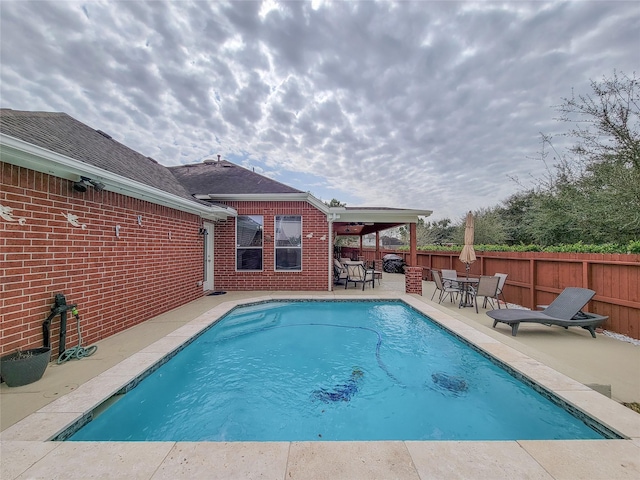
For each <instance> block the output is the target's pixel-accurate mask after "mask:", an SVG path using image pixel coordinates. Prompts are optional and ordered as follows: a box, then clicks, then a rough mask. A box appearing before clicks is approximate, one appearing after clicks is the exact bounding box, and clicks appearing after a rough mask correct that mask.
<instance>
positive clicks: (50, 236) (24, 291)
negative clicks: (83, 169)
mask: <svg viewBox="0 0 640 480" xmlns="http://www.w3.org/2000/svg"><path fill="white" fill-rule="evenodd" d="M72 185H73V183H72V182H70V181H67V180H64V179H60V178H57V177H53V176H50V175H46V174H42V173H38V172H34V171H32V170H28V169H24V168H20V167H16V166H14V165H10V164H7V163H0V204H2V205H3V206H5V207H11V208H13V212H12V213H13V217H14V218H16V219H18V218H24V219H26V223H24V224H23V225H20V224H19V223H18V222H9V221H6V220H3V219H0V279H1V282H2V283H1V287H0V296H1V298H0V354H4V353H7V352H12V351H15V350H16V348H18V347H20V348H30V347H38V346H42V343H43V334H42V323H43V322H44V320H45V319H46V318H47V316H48V315H49V313H50V311H51V306H52V305H53V299H54V295H55V294H56V293H64V295H65V296H66V299H67V303H77V304H78V309H79V311H80V317H81V324H82V340H83V341H82V344H83V345H84V346H87V345H90V344H91V343H93V342H96V341H97V340H100V339H102V338H105V337H108V336H110V335H113V334H114V333H117V332H119V331H122V330H124V329H126V328H129V327H131V326H133V325H135V324H138V323H141V322H144V321H145V320H147V319H149V318H151V317H153V316H155V315H158V314H161V313H164V312H166V311H168V310H171V309H173V308H175V307H177V306H179V305H182V304H185V303H187V302H190V301H192V300H194V299H196V298H198V297H200V296H202V287H201V286H198V285H197V283H198V282H199V281H201V280H202V262H203V260H202V251H203V250H202V248H203V246H202V242H203V238H202V236H200V235H199V234H198V228H199V227H200V226H201V221H200V218H199V217H198V216H197V215H192V214H188V213H184V212H180V211H177V210H174V209H171V208H168V207H163V206H159V205H154V204H152V203H149V202H145V201H142V200H137V199H133V198H131V197H126V196H123V195H119V194H116V193H113V192H104V191H103V192H96V191H95V190H94V189H93V188H89V189H88V190H87V192H84V193H80V192H76V191H74V190H73V188H72ZM69 213H71V214H73V215H77V217H78V219H77V221H78V222H79V224H80V225H81V226H79V227H74V226H72V225H71V224H70V223H69V221H68V220H67V218H65V215H67V214H69ZM138 215H141V216H142V226H140V225H138V222H137V217H138ZM82 225H86V228H85V227H82ZM116 225H120V237H119V238H118V237H116V234H115V227H116ZM59 325H60V317H59V316H58V317H56V318H55V319H54V320H53V323H52V335H51V340H52V347H53V350H52V351H53V354H54V357H55V356H56V355H57V352H58V336H59ZM77 341H78V338H77V334H76V323H75V319H73V317H71V315H69V320H68V326H67V341H66V345H67V348H69V347H71V346H74V345H77Z"/></svg>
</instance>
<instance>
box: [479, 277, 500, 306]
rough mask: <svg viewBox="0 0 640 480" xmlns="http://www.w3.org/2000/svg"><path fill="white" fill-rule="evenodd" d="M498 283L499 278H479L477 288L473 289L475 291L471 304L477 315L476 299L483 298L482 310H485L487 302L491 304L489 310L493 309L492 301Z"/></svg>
mask: <svg viewBox="0 0 640 480" xmlns="http://www.w3.org/2000/svg"><path fill="white" fill-rule="evenodd" d="M499 283H500V278H499V277H488V276H482V277H480V281H479V282H478V286H477V287H476V288H475V291H474V292H473V303H474V304H475V306H476V313H478V297H484V302H482V308H487V301H488V302H489V303H490V304H491V308H493V299H494V298H496V295H497V292H498V284H499Z"/></svg>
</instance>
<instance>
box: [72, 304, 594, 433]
mask: <svg viewBox="0 0 640 480" xmlns="http://www.w3.org/2000/svg"><path fill="white" fill-rule="evenodd" d="M177 387H179V388H177ZM570 438H603V435H601V434H600V433H598V432H596V431H595V430H594V429H593V428H590V427H589V426H588V425H587V424H585V423H584V422H583V421H582V420H580V419H578V418H576V417H574V416H572V415H571V414H570V413H568V412H567V411H566V410H564V409H562V408H560V407H559V406H558V405H556V404H555V403H554V402H553V401H552V400H550V398H548V397H547V396H545V395H542V394H540V393H539V392H536V391H535V390H533V389H532V388H530V387H529V386H527V385H525V384H524V383H523V382H521V381H520V380H519V379H517V378H515V377H513V376H512V375H509V374H508V373H507V372H505V371H504V370H503V369H502V368H500V366H498V365H496V364H495V363H493V362H491V361H490V360H488V359H487V358H486V357H484V356H483V355H481V354H480V353H479V352H478V351H476V350H474V349H472V348H469V346H468V345H466V344H465V343H463V342H462V341H460V340H458V339H457V338H455V337H453V336H451V335H449V334H448V333H447V332H446V331H444V330H443V329H442V328H440V327H439V326H437V325H435V324H434V323H432V322H430V321H429V320H428V319H427V318H426V317H424V316H422V315H421V314H419V313H418V312H416V311H414V310H413V309H411V308H410V307H408V306H407V305H405V304H404V303H402V302H395V301H385V302H380V301H377V302H372V301H366V302H363V301H359V302H322V301H315V302H291V301H288V302H269V303H262V304H259V305H255V306H250V307H243V308H239V309H236V310H234V311H232V312H231V313H230V314H228V315H226V316H225V317H224V318H223V319H222V320H221V321H220V322H218V323H217V324H216V325H215V326H213V328H210V329H209V330H207V331H206V332H204V333H203V334H202V335H200V336H199V337H198V338H197V339H195V340H194V341H193V342H192V343H191V344H190V345H189V346H188V347H187V348H185V349H184V350H183V351H181V352H180V353H179V354H178V355H176V356H175V357H173V358H172V359H171V360H169V361H168V362H167V363H166V364H164V365H163V366H162V367H160V368H158V369H157V370H156V371H154V372H153V373H151V374H150V375H149V376H148V377H147V378H146V379H145V380H144V381H142V382H141V383H140V385H139V386H138V387H136V388H134V389H133V390H131V391H130V392H129V393H127V394H126V395H124V396H122V397H120V398H119V399H118V400H117V401H115V402H114V404H113V405H112V406H111V407H110V408H109V409H107V410H106V411H105V412H104V413H102V414H101V415H99V416H97V417H96V418H95V419H94V420H93V421H92V422H90V423H89V424H87V425H86V426H85V427H84V428H82V429H81V430H79V431H78V432H76V433H75V434H74V435H73V436H72V437H71V438H70V440H148V441H161V440H173V441H178V440H182V441H202V440H206V441H250V440H258V441H267V440H269V441H277V440H284V441H292V440H399V439H402V440H507V439H570Z"/></svg>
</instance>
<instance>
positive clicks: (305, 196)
mask: <svg viewBox="0 0 640 480" xmlns="http://www.w3.org/2000/svg"><path fill="white" fill-rule="evenodd" d="M194 196H195V198H197V199H198V200H216V201H220V202H309V203H310V204H311V205H313V206H314V207H316V208H317V209H318V210H320V211H322V212H324V213H329V207H327V205H325V204H324V203H323V202H322V201H321V200H319V199H317V198H316V197H314V196H313V195H311V194H310V193H307V192H300V193H209V194H199V195H194Z"/></svg>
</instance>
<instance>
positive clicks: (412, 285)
mask: <svg viewBox="0 0 640 480" xmlns="http://www.w3.org/2000/svg"><path fill="white" fill-rule="evenodd" d="M417 250H418V248H417V229H416V224H415V223H410V224H409V265H408V266H406V267H404V282H405V292H406V293H416V294H418V295H422V267H419V266H418V251H417Z"/></svg>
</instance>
